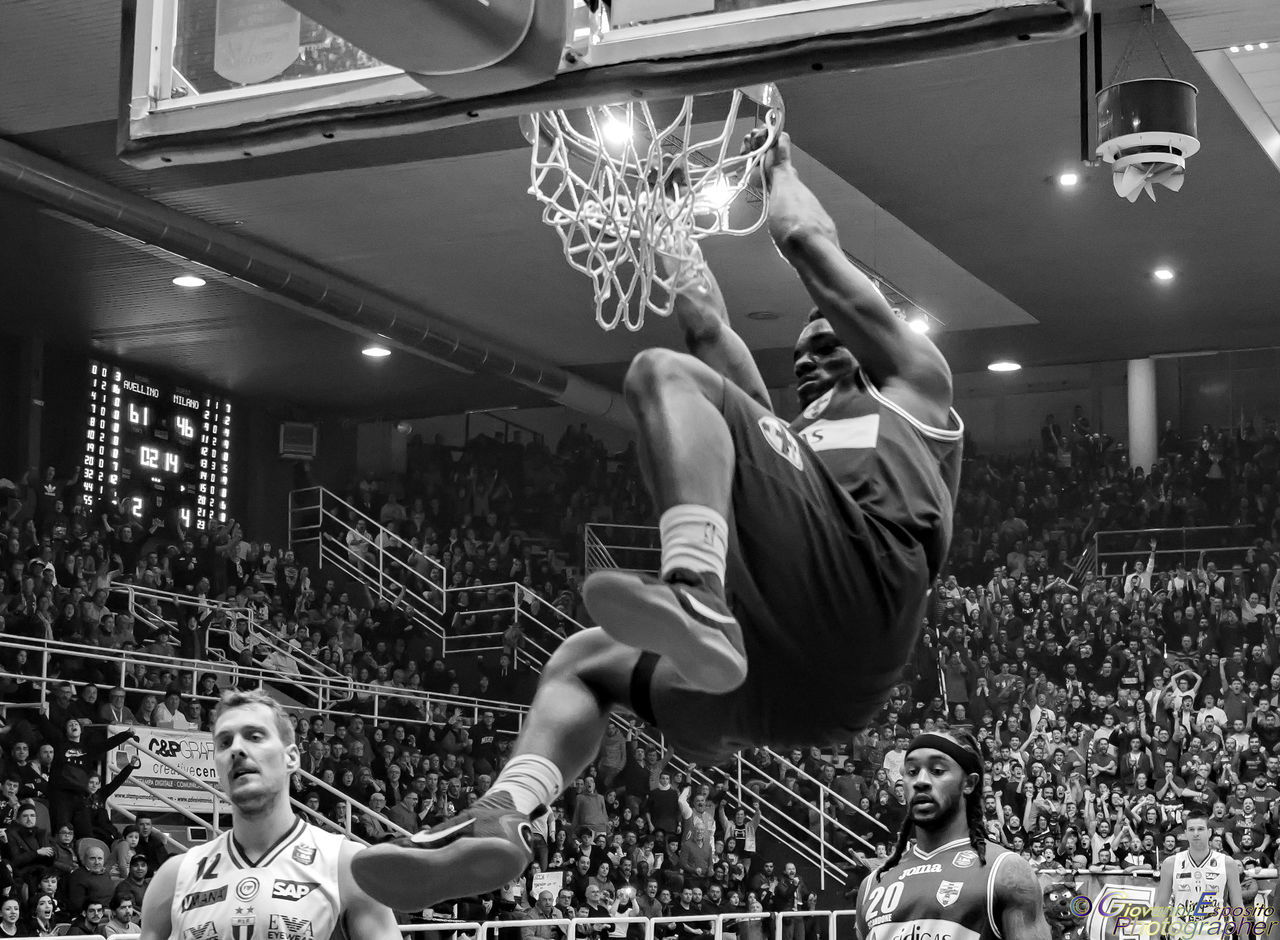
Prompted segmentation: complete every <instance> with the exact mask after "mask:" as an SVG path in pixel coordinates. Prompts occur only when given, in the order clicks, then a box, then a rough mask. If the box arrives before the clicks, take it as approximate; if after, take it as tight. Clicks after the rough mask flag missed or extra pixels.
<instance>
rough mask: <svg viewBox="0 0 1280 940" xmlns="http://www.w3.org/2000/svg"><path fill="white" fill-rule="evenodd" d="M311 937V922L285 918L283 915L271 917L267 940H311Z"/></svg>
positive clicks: (299, 918)
mask: <svg viewBox="0 0 1280 940" xmlns="http://www.w3.org/2000/svg"><path fill="white" fill-rule="evenodd" d="M313 937H314V933H313V931H312V930H311V921H309V920H304V919H303V918H301V917H287V916H286V915H284V914H272V915H271V926H270V927H269V928H268V929H267V940H313Z"/></svg>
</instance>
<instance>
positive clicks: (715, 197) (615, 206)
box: [521, 85, 783, 331]
mask: <svg viewBox="0 0 1280 940" xmlns="http://www.w3.org/2000/svg"><path fill="white" fill-rule="evenodd" d="M694 100H695V99H694V98H693V97H692V96H690V97H686V98H685V99H683V102H681V103H680V105H679V108H678V109H677V111H676V114H675V116H674V117H673V118H671V119H670V120H667V121H665V122H664V121H661V120H659V119H655V117H654V114H653V109H651V107H650V105H649V104H648V102H643V101H639V102H636V101H632V102H627V103H626V104H621V105H599V106H593V107H590V108H587V109H586V110H585V111H583V112H574V117H572V118H571V117H570V114H569V113H568V112H565V111H546V112H542V113H538V114H531V115H528V116H526V117H525V118H523V119H522V120H521V126H522V128H523V130H524V133H525V137H526V138H527V139H528V140H529V142H530V143H531V144H532V145H533V157H532V160H531V162H530V170H529V172H530V178H531V182H532V185H531V186H530V187H529V192H530V193H531V194H532V195H533V196H534V197H536V198H537V199H538V201H539V202H540V203H542V221H544V222H545V223H546V224H548V225H550V226H551V227H552V228H554V229H555V230H556V233H557V234H558V235H559V236H560V241H561V244H562V245H563V247H564V256H565V259H566V260H567V261H568V262H569V264H570V266H571V267H573V268H574V269H575V270H578V271H581V272H582V273H583V274H585V275H587V276H588V277H589V278H591V283H592V285H593V287H594V291H595V308H596V322H597V323H598V324H599V325H600V327H601V328H602V329H604V330H613V329H616V328H617V326H618V325H619V324H622V325H624V326H626V328H627V329H628V330H633V331H634V330H638V329H640V328H641V327H642V326H644V318H645V314H646V313H647V312H649V313H654V314H656V315H658V316H663V317H665V316H670V314H671V311H672V310H673V309H674V308H675V302H676V296H677V294H678V293H679V292H680V291H681V290H683V289H685V288H686V287H689V286H691V285H692V284H693V283H694V282H696V281H697V280H698V279H699V278H700V277H701V271H702V267H703V262H702V252H701V250H700V249H699V247H698V242H699V241H701V240H702V239H704V238H706V237H707V236H708V235H749V234H751V233H752V232H754V231H756V230H757V229H759V228H760V226H761V225H763V224H764V221H765V218H766V217H767V215H768V208H769V207H768V196H767V193H766V192H765V191H764V190H763V187H758V188H757V187H756V185H755V182H754V181H755V180H757V179H758V176H757V171H758V169H759V167H760V162H761V160H762V159H763V157H764V154H765V152H766V151H768V149H769V148H770V147H772V146H773V144H774V142H775V141H776V140H777V139H778V134H779V132H780V131H781V130H782V119H783V105H782V98H781V96H780V95H779V94H778V90H777V88H776V87H774V86H773V85H755V86H752V87H750V88H740V89H737V90H735V91H734V92H733V93H732V99H731V102H730V105H729V111H728V114H727V115H726V117H725V118H724V120H723V123H722V124H720V125H713V126H712V129H711V131H709V132H707V133H710V134H711V135H712V136H708V137H705V138H701V139H697V138H695V134H696V133H697V132H698V130H699V129H700V128H703V127H704V126H703V125H695V124H694ZM756 127H760V128H763V129H764V131H765V133H762V134H760V135H758V136H757V137H756V138H753V139H752V140H751V142H750V144H751V147H750V149H748V150H746V151H745V152H739V150H740V149H741V148H742V147H743V143H742V142H743V140H744V139H745V138H746V136H747V134H748V132H749V131H751V130H752V129H754V128H756ZM717 128H718V129H717ZM744 193H748V197H749V198H739V197H741V196H742V195H743V194H744ZM659 255H661V256H662V261H659V257H658V256H659Z"/></svg>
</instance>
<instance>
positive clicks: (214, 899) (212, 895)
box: [182, 885, 227, 913]
mask: <svg viewBox="0 0 1280 940" xmlns="http://www.w3.org/2000/svg"><path fill="white" fill-rule="evenodd" d="M226 899H227V886H226V885H223V886H222V887H221V888H214V889H212V890H211V891H193V892H191V893H190V894H188V895H187V896H186V897H184V898H183V899H182V911H183V913H186V912H187V911H194V910H195V909H196V908H198V907H208V906H209V905H210V904H217V903H218V902H219V901H225V900H226Z"/></svg>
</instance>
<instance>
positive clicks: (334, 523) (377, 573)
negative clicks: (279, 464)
mask: <svg viewBox="0 0 1280 940" xmlns="http://www.w3.org/2000/svg"><path fill="white" fill-rule="evenodd" d="M359 522H363V523H364V524H365V530H366V531H365V532H363V533H360V530H359V528H358V525H357V524H353V523H359ZM325 533H329V534H330V535H337V536H339V537H340V538H341V539H342V547H343V550H344V551H345V552H346V554H347V557H346V565H345V567H346V568H351V569H354V570H356V571H358V572H359V574H360V577H361V580H362V581H364V582H365V583H366V584H370V585H371V586H372V587H373V588H374V589H375V591H376V596H378V597H387V598H389V597H391V596H392V595H394V594H398V593H399V592H400V591H401V590H408V592H409V594H408V596H409V597H411V598H412V599H413V601H414V602H415V603H416V604H422V605H424V606H425V607H426V608H427V609H428V610H431V611H434V612H435V613H436V614H443V613H444V610H443V608H442V606H441V605H440V603H439V601H436V600H434V599H433V595H436V594H439V595H440V596H441V597H443V591H444V589H445V587H446V583H445V576H446V572H445V570H444V565H442V564H440V562H438V561H436V560H435V559H434V558H431V557H430V556H429V555H427V554H425V553H424V552H422V551H421V550H420V549H418V548H417V547H415V546H414V545H413V544H412V543H410V542H408V541H406V540H405V539H403V538H401V537H400V536H399V535H397V534H396V533H394V532H392V531H391V530H390V529H388V528H386V527H385V526H383V525H382V524H381V523H380V522H378V521H377V520H376V519H374V518H372V517H371V516H368V515H366V514H365V513H363V512H361V511H360V510H359V509H358V508H356V507H355V506H353V505H351V503H349V502H347V501H346V500H345V499H342V498H341V497H340V496H337V495H335V494H334V493H332V492H331V491H329V490H328V489H326V488H324V487H323V486H313V487H310V488H307V489H302V490H294V491H293V492H291V493H290V494H289V548H290V549H292V550H293V551H297V550H298V549H299V548H300V547H301V546H304V545H314V546H315V547H316V548H317V550H319V551H321V552H323V550H324V549H325V548H326V540H325V539H324V538H323V536H324V534H325ZM352 533H355V534H354V535H353V534H352ZM349 535H350V536H351V540H350V541H348V536H349ZM360 535H362V536H363V537H362V538H359V537H357V536H360ZM330 552H331V553H332V554H335V555H336V554H337V553H336V552H335V551H333V549H332V548H330ZM419 569H422V570H419ZM410 572H411V573H412V575H411V576H410V575H409V573H410ZM414 582H418V583H414Z"/></svg>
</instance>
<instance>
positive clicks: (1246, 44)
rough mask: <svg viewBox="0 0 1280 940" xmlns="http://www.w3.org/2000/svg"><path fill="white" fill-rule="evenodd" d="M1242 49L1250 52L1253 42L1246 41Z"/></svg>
mask: <svg viewBox="0 0 1280 940" xmlns="http://www.w3.org/2000/svg"><path fill="white" fill-rule="evenodd" d="M1244 51H1245V52H1252V51H1253V43H1251V42H1246V43H1245V44H1244Z"/></svg>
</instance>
